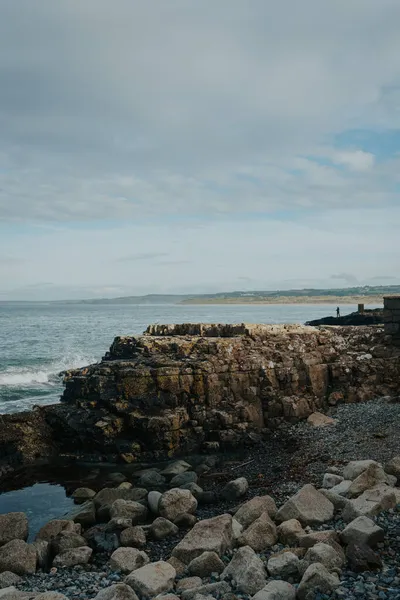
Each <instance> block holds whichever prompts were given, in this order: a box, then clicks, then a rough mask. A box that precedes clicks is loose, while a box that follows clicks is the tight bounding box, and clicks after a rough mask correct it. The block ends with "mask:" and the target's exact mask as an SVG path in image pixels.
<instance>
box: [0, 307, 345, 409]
mask: <svg viewBox="0 0 400 600" xmlns="http://www.w3.org/2000/svg"><path fill="white" fill-rule="evenodd" d="M335 309H336V305H335V306H334V305H327V304H325V305H299V304H296V305H284V304H276V305H253V306H246V305H208V306H205V305H198V306H194V305H187V306H185V305H181V306H179V305H168V304H163V305H145V306H144V305H140V306H138V305H73V304H51V303H37V304H17V303H7V304H0V413H10V412H18V411H21V410H26V409H28V408H30V407H31V406H32V405H34V404H50V403H54V402H57V401H58V399H59V397H60V394H61V392H62V382H61V379H60V377H59V373H60V371H62V370H64V369H68V368H72V367H80V366H84V365H87V364H90V363H93V362H97V361H99V360H100V359H101V357H102V356H103V355H104V354H105V352H106V351H107V350H108V349H109V347H110V345H111V342H112V340H113V339H114V337H115V336H117V335H127V334H140V333H142V332H143V331H144V330H145V328H146V327H147V325H149V324H150V323H184V322H192V323H197V322H204V323H242V322H246V323H304V322H305V321H308V320H311V319H318V318H320V317H324V316H326V315H334V314H335ZM354 310H356V307H355V306H351V305H346V306H343V307H342V313H347V312H352V311H354Z"/></svg>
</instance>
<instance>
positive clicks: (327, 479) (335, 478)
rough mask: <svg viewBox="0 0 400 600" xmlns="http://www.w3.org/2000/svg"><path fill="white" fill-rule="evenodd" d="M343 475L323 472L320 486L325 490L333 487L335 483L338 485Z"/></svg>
mask: <svg viewBox="0 0 400 600" xmlns="http://www.w3.org/2000/svg"><path fill="white" fill-rule="evenodd" d="M342 481H344V480H343V477H341V476H340V475H334V474H333V473H325V475H324V478H323V480H322V487H323V488H325V489H326V490H329V489H331V488H333V487H335V485H339V483H342Z"/></svg>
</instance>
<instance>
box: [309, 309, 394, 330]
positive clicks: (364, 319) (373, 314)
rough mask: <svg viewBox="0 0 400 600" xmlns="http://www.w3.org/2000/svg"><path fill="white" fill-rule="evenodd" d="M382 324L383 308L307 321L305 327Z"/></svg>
mask: <svg viewBox="0 0 400 600" xmlns="http://www.w3.org/2000/svg"><path fill="white" fill-rule="evenodd" d="M383 323H384V317H383V308H374V309H372V310H371V309H367V310H364V311H363V312H353V313H349V314H348V315H343V316H342V317H333V316H330V317H323V318H322V319H315V320H314V321H308V322H307V323H306V325H311V326H319V325H335V326H338V325H339V326H343V325H347V326H358V327H360V326H366V325H381V324H383Z"/></svg>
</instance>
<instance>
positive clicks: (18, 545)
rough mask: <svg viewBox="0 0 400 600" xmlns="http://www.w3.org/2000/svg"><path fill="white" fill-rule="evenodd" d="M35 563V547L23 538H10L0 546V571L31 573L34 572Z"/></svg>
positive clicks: (21, 573) (20, 573)
mask: <svg viewBox="0 0 400 600" xmlns="http://www.w3.org/2000/svg"><path fill="white" fill-rule="evenodd" d="M36 564H37V556H36V548H35V547H34V546H32V545H31V544H27V543H26V542H24V540H12V541H11V542H8V543H7V544H4V546H2V547H1V548H0V572H3V571H11V572H12V573H15V574H16V575H31V574H32V573H35V572H36Z"/></svg>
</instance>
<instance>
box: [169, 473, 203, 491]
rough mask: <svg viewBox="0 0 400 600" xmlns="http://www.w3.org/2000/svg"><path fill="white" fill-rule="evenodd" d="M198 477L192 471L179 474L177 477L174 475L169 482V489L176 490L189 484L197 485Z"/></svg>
mask: <svg viewBox="0 0 400 600" xmlns="http://www.w3.org/2000/svg"><path fill="white" fill-rule="evenodd" d="M197 480H198V476H197V473H195V472H194V471H185V472H184V473H179V475H175V477H173V478H172V479H171V481H170V486H171V488H174V487H175V488H178V487H181V486H183V485H188V484H189V483H197Z"/></svg>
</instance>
